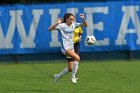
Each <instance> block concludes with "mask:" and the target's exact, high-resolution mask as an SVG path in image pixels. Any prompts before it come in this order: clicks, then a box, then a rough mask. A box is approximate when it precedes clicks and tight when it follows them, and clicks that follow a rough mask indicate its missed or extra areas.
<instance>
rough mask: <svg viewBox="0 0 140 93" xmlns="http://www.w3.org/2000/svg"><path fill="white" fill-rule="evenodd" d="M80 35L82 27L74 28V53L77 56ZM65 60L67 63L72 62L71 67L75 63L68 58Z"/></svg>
mask: <svg viewBox="0 0 140 93" xmlns="http://www.w3.org/2000/svg"><path fill="white" fill-rule="evenodd" d="M82 34H83V30H82V27H77V28H75V30H74V36H73V42H74V52H75V53H76V54H78V55H79V51H80V41H81V39H82ZM67 59H68V62H74V63H73V65H74V64H76V63H77V62H76V61H74V60H73V59H72V58H70V57H68V58H67ZM76 79H78V77H76Z"/></svg>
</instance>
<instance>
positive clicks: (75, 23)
mask: <svg viewBox="0 0 140 93" xmlns="http://www.w3.org/2000/svg"><path fill="white" fill-rule="evenodd" d="M81 24H82V23H77V22H74V25H75V27H79V26H80V25H81Z"/></svg>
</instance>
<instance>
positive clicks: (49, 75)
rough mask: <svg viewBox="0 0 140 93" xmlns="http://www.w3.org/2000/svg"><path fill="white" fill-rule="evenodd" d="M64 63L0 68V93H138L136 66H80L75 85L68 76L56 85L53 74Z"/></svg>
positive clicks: (139, 82)
mask: <svg viewBox="0 0 140 93" xmlns="http://www.w3.org/2000/svg"><path fill="white" fill-rule="evenodd" d="M66 66H67V63H66V62H61V63H59V62H49V63H48V62H46V63H34V64H31V63H26V64H0V93H140V62H138V61H133V62H128V61H119V62H117V61H106V62H95V61H94V62H81V63H80V64H79V70H78V77H79V79H78V83H77V84H73V83H72V82H71V81H70V77H71V73H69V74H68V75H66V76H64V77H62V78H61V79H60V80H59V82H58V85H55V84H54V82H53V74H54V73H58V72H60V71H61V70H62V69H63V68H65V67H66Z"/></svg>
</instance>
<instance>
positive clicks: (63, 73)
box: [58, 67, 69, 78]
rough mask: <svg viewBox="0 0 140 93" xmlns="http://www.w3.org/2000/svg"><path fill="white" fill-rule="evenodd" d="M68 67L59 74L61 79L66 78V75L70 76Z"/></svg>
mask: <svg viewBox="0 0 140 93" xmlns="http://www.w3.org/2000/svg"><path fill="white" fill-rule="evenodd" d="M68 72H69V71H68V67H66V68H65V69H64V70H62V71H61V72H60V73H59V74H58V77H59V78H60V77H62V76H64V75H66V74H68Z"/></svg>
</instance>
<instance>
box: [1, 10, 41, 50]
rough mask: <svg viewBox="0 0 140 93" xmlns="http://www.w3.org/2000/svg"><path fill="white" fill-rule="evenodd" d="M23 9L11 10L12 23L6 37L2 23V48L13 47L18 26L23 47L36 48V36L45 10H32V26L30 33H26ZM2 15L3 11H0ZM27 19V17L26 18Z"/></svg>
mask: <svg viewBox="0 0 140 93" xmlns="http://www.w3.org/2000/svg"><path fill="white" fill-rule="evenodd" d="M22 14H23V12H22V10H16V11H10V16H11V19H10V23H9V27H8V30H7V34H6V37H5V36H4V33H3V29H2V26H1V23H0V49H2V48H3V49H4V48H13V44H12V38H13V35H14V32H15V28H16V26H17V31H18V32H19V35H20V38H21V41H22V42H21V43H20V47H21V48H34V47H35V43H34V38H35V35H36V29H37V26H38V23H39V19H40V16H41V15H42V14H43V10H32V14H33V20H32V23H31V26H30V30H29V34H28V36H27V35H26V31H25V27H24V24H23V22H22V18H21V16H22ZM0 16H1V13H0ZM25 20H27V19H25Z"/></svg>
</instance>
